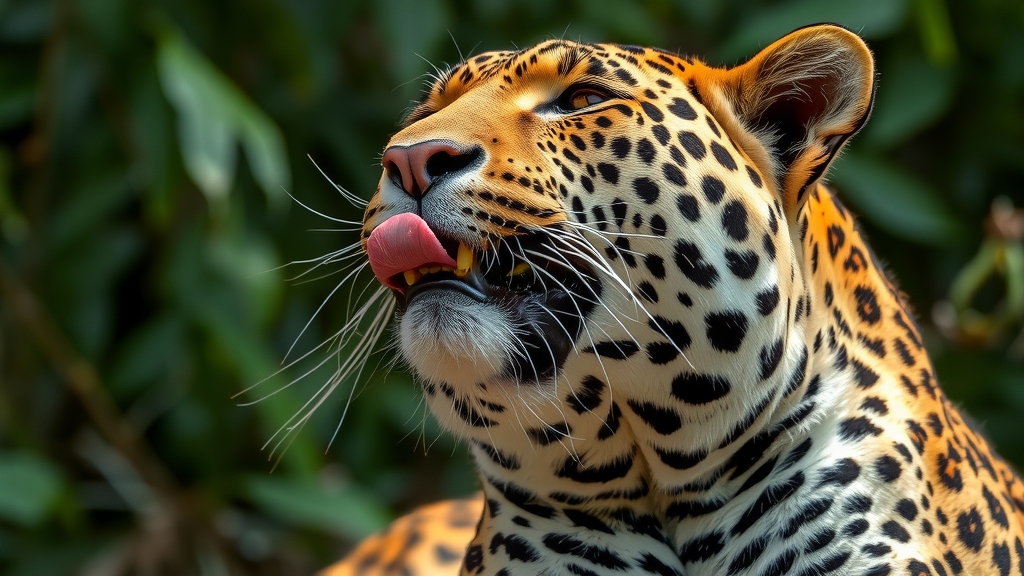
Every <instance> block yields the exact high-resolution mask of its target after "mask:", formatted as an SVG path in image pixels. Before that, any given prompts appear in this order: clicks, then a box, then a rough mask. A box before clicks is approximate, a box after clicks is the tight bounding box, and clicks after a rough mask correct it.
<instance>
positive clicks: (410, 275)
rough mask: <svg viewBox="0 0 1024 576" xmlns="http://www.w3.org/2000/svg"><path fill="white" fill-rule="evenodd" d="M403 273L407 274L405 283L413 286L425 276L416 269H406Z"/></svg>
mask: <svg viewBox="0 0 1024 576" xmlns="http://www.w3.org/2000/svg"><path fill="white" fill-rule="evenodd" d="M402 275H403V276H405V283H406V284H408V285H409V286H412V285H413V284H415V283H416V282H418V281H419V279H420V278H422V277H423V275H422V274H420V273H419V272H417V271H416V270H406V271H405V272H403V273H402Z"/></svg>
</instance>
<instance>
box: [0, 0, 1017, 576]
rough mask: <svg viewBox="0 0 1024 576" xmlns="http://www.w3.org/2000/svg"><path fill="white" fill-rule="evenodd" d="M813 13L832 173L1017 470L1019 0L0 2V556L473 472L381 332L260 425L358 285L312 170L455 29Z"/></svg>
mask: <svg viewBox="0 0 1024 576" xmlns="http://www.w3.org/2000/svg"><path fill="white" fill-rule="evenodd" d="M822 21H831V22H838V23H841V24H844V25H846V26H848V27H850V28H851V29H853V30H855V31H857V32H859V33H860V34H862V35H863V36H864V38H866V39H867V40H868V42H869V44H870V45H871V47H872V49H873V50H874V51H875V53H876V55H877V61H878V65H879V74H880V76H879V84H878V96H877V104H876V107H875V113H874V117H873V118H872V120H871V122H870V123H869V125H868V126H867V128H866V129H865V130H864V131H863V132H862V133H861V135H860V136H858V137H857V138H856V139H854V141H853V142H852V144H851V145H850V146H849V147H848V152H847V153H846V154H845V155H844V156H843V157H842V159H841V160H840V161H839V162H838V164H837V165H836V167H835V169H834V170H833V172H832V175H831V180H832V182H833V183H834V185H835V186H836V187H838V188H839V189H840V191H841V194H842V196H843V197H844V198H845V199H846V201H847V203H848V205H849V206H850V207H851V208H853V209H854V211H855V212H857V213H859V214H860V216H861V222H862V224H863V226H864V228H865V230H866V231H867V233H868V235H869V236H870V238H871V240H872V242H873V245H874V247H875V248H876V250H877V252H878V253H879V255H880V257H881V258H882V260H883V261H885V262H887V263H888V264H889V266H890V268H891V270H892V272H893V273H894V274H895V276H896V277H897V278H898V279H899V281H900V283H901V286H902V288H903V290H904V291H905V292H906V293H907V294H908V295H909V298H910V300H911V301H912V302H913V303H914V305H915V307H916V310H917V313H918V315H919V317H920V321H921V324H922V328H923V330H924V332H925V337H926V340H927V344H928V347H929V349H930V350H931V351H932V353H933V355H934V358H935V360H936V363H937V369H938V373H939V376H940V379H941V380H942V381H943V383H944V386H945V388H946V390H947V391H948V392H949V394H950V396H952V397H953V398H954V399H955V401H956V402H958V403H959V404H961V405H962V406H964V407H965V408H966V409H967V410H968V411H970V412H971V413H972V414H973V415H974V416H975V417H976V419H977V420H978V421H979V422H980V423H981V425H982V426H983V427H984V429H985V430H986V431H987V433H988V435H989V436H990V437H991V438H993V439H994V441H995V443H996V445H997V446H998V448H999V450H1000V451H1001V452H1002V453H1003V454H1004V455H1006V456H1007V457H1008V458H1009V459H1011V460H1012V461H1013V462H1015V463H1016V464H1017V466H1018V468H1020V467H1021V466H1022V465H1024V424H1022V423H1024V364H1022V362H1024V337H1022V336H1021V328H1022V315H1024V248H1022V243H1021V237H1022V236H1024V217H1022V215H1021V213H1020V212H1015V211H1014V210H1015V209H1014V206H1024V3H1022V2H1021V1H1020V0H975V1H972V2H952V1H948V0H851V1H849V2H839V1H836V0H786V1H771V2H765V1H757V0H721V1H717V2H711V1H707V0H645V1H639V2H637V1H629V2H627V1H621V2H620V1H612V0H600V1H599V0H577V1H574V2H561V3H555V2H549V1H547V0H529V1H523V2H512V1H510V0H373V1H370V0H365V1H355V0H343V1H337V0H223V1H210V2H204V1H198V0H184V1H169V0H81V1H77V2H76V1H73V0H54V1H43V0H0V298H2V300H0V304H2V307H0V572H2V573H4V574H17V575H32V576H35V575H49V574H76V575H85V576H99V575H108V574H111V575H118V574H146V575H150V574H152V575H163V574H168V575H170V574H202V575H216V576H221V575H225V576H226V575H235V574H257V575H278V574H280V575H292V574H307V573H311V572H312V571H314V570H315V569H317V568H319V567H322V566H324V565H326V564H327V563H329V562H331V561H332V560H334V559H336V558H337V557H339V556H340V555H342V554H343V553H344V552H345V551H346V550H347V549H348V548H349V547H350V546H351V545H352V543H353V542H355V541H357V540H358V539H359V538H361V537H363V536H365V535H367V534H368V533H370V532H371V531H373V530H375V529H378V528H380V527H381V526H383V525H384V524H385V523H386V522H387V521H388V520H389V519H391V518H393V517H394V516H395V515H397V514H400V513H403V512H404V511H407V510H408V509H409V508H410V507H413V506H415V505H417V504H420V503H422V502H425V501H430V500H434V499H438V498H442V497H448V496H454V495H461V494H465V493H469V492H471V491H473V490H474V488H475V480H474V478H473V474H472V471H471V468H470V466H469V464H468V462H467V460H466V457H465V454H464V448H463V447H461V446H458V445H457V444H456V443H454V442H453V441H452V440H450V439H449V438H448V437H446V436H444V435H442V434H440V433H439V431H438V429H437V427H436V425H435V424H434V423H433V422H432V420H431V419H430V418H429V417H426V416H425V414H424V408H423V405H422V403H421V402H420V399H419V393H418V392H417V389H416V387H415V385H414V384H413V383H412V381H411V379H410V377H409V376H408V375H407V374H406V372H405V371H404V370H403V368H402V367H401V366H400V365H399V366H398V367H397V368H395V369H393V370H388V369H387V368H388V366H389V365H390V364H389V363H390V362H391V361H392V357H391V355H392V352H391V351H387V350H384V351H381V352H378V353H377V354H376V355H375V356H374V357H373V358H371V360H370V363H369V364H368V370H367V371H366V372H365V373H364V375H363V376H364V377H363V378H362V379H361V380H359V381H358V382H357V381H356V379H354V378H353V379H348V380H346V381H344V382H341V383H340V385H339V386H338V389H337V390H335V392H334V393H333V394H332V395H331V396H330V397H329V398H328V400H327V401H326V402H325V403H324V404H323V405H322V406H321V407H320V408H319V409H318V410H317V412H316V413H315V414H314V415H313V416H312V418H310V419H309V420H308V421H307V425H306V426H305V427H304V428H303V429H302V430H296V431H295V432H297V433H294V434H289V435H285V436H282V435H280V434H279V435H277V436H275V433H276V432H278V431H279V429H280V428H281V427H282V426H283V425H286V423H287V422H288V421H289V419H290V418H291V417H292V416H293V415H295V414H297V413H300V411H301V410H302V407H303V405H304V404H305V403H306V401H307V400H309V399H310V398H312V397H313V396H314V394H315V393H316V391H317V390H318V389H319V388H320V387H321V386H322V385H323V384H324V383H325V382H328V381H329V379H330V377H331V375H332V374H333V373H334V370H335V369H336V368H337V365H338V362H339V359H344V358H345V357H346V356H347V355H348V354H349V353H350V351H351V347H352V346H353V344H354V342H355V341H357V340H358V337H357V338H355V339H353V340H352V341H350V342H349V343H348V344H346V345H345V346H343V347H342V348H341V349H340V350H339V348H338V344H337V343H336V342H337V341H336V340H332V337H333V336H334V335H336V334H337V332H338V331H339V330H340V329H341V327H342V326H344V324H345V322H346V320H347V318H348V317H349V313H350V310H351V308H352V307H353V306H357V305H358V304H359V303H360V302H361V301H363V299H365V295H362V294H361V292H360V291H358V290H357V291H356V292H355V293H353V294H350V293H349V291H348V290H347V289H345V288H342V289H340V290H337V291H335V289H336V288H337V287H338V284H339V282H340V281H341V280H342V278H344V274H343V273H342V272H341V270H342V269H343V266H342V264H341V263H339V262H320V265H317V261H316V260H315V259H317V258H319V257H321V256H324V255H327V254H331V253H333V252H335V251H337V250H340V249H343V248H345V247H346V246H349V245H351V244H352V243H353V242H355V241H356V235H355V234H354V233H353V232H352V231H351V230H349V229H350V228H351V226H348V225H346V224H344V223H339V222H336V221H333V220H331V219H328V218H326V217H324V216H329V217H330V218H335V219H342V220H359V219H360V218H361V210H360V209H359V208H357V207H354V206H353V205H352V204H350V203H349V202H347V201H346V200H345V199H344V197H343V195H342V194H340V193H339V192H338V191H336V190H335V188H334V187H333V186H332V184H331V182H330V181H329V180H328V179H327V177H329V178H330V179H331V180H333V181H334V182H335V183H337V184H338V185H339V186H343V187H344V188H346V189H347V190H349V191H351V192H352V193H353V194H355V195H357V196H361V197H363V198H368V197H369V196H370V194H371V193H372V191H373V189H374V186H375V184H376V181H377V179H378V178H379V174H380V167H379V158H380V151H381V150H382V147H383V145H384V144H385V142H386V141H387V139H388V137H389V135H390V134H391V133H392V132H393V131H394V130H395V129H396V126H397V122H398V120H399V119H400V118H401V116H402V114H403V112H404V111H405V110H407V108H408V106H409V103H410V101H411V100H413V99H414V98H416V97H417V96H418V94H419V92H420V91H421V89H422V88H423V84H424V81H425V79H426V77H425V73H427V72H431V71H433V68H434V66H438V67H441V66H444V65H446V64H450V63H455V62H457V61H458V60H459V59H460V57H461V56H468V55H471V54H476V53H479V52H481V51H485V50H491V49H510V48H515V47H522V46H527V45H529V44H532V43H534V42H537V41H540V40H543V39H547V38H552V37H566V38H570V39H583V40H592V41H597V40H607V41H615V42H623V43H637V44H645V45H656V46H660V47H663V48H666V49H669V50H673V51H680V52H683V53H690V54H696V55H706V57H707V59H708V60H709V61H710V62H712V63H716V64H726V65H728V64H735V63H738V62H739V61H741V60H742V59H743V58H744V57H746V56H749V55H751V54H752V53H753V52H755V51H756V50H757V49H758V48H759V47H762V46H764V45H766V44H767V43H769V42H770V41H772V40H774V39H775V38H777V37H779V36H780V35H782V34H784V33H786V32H787V31H789V30H791V29H793V28H796V27H799V26H802V25H805V24H809V23H815V22H822ZM314 161H315V162H316V165H314ZM317 165H318V166H319V168H320V169H322V170H323V174H321V172H320V171H319V170H318V169H317ZM324 174H326V177H325V175H324ZM289 195H291V196H292V197H293V198H291V197H289ZM303 205H305V206H308V208H309V209H306V208H305V207H304V206H303ZM321 215H324V216H321ZM302 261H306V262H307V263H306V264H293V265H289V263H291V262H302ZM303 273H306V274H305V275H303ZM370 281H371V278H370V277H369V276H366V275H364V276H362V277H360V278H359V279H358V280H357V281H356V282H355V283H353V285H356V286H358V287H362V286H367V285H369V283H370ZM311 318H312V321H310V319H311ZM307 323H308V327H307ZM364 328H365V326H364ZM324 342H326V344H325V346H324V347H321V348H319V349H317V346H318V345H320V344H321V343H324ZM310 351H312V352H311V354H310V355H309V356H307V357H306V358H305V359H302V355H303V354H305V353H307V352H310ZM292 360H298V362H297V363H295V364H294V365H289V362H291V361H292ZM282 366H286V367H285V368H284V369H283V370H282ZM303 375H305V376H304V377H303ZM293 381H295V383H294V384H293V385H291V386H286V385H288V384H289V383H291V382H293ZM254 385H255V387H254V388H252V389H251V390H250V391H248V392H244V391H245V390H246V389H248V388H250V387H252V386H254ZM271 393H274V394H272V395H271ZM268 395H269V397H267V398H266V399H265V400H262V401H259V402H255V403H253V402H254V401H256V400H259V399H261V398H263V397H265V396H268ZM350 401H351V403H350V404H349V402H350ZM346 406H350V408H349V410H348V413H347V416H346V417H345V419H344V423H343V425H341V426H340V429H339V428H338V425H339V421H340V419H341V414H342V412H343V411H344V410H345V408H346ZM282 438H284V444H283V445H278V444H277V442H278V441H279V440H281V439H282ZM332 439H333V441H332ZM268 441H269V444H268ZM285 445H287V449H286V450H285V449H284V448H285ZM275 447H276V448H277V449H276V450H275Z"/></svg>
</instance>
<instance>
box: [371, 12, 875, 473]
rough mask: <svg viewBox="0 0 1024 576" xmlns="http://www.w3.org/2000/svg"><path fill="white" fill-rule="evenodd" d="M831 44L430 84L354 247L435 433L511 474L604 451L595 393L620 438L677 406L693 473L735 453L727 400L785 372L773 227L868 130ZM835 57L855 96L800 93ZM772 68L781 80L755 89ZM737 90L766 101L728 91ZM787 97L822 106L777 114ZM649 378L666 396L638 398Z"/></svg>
mask: <svg viewBox="0 0 1024 576" xmlns="http://www.w3.org/2000/svg"><path fill="white" fill-rule="evenodd" d="M836 30H838V29H836ZM835 34H836V35H835V37H834V38H833V37H830V36H828V35H821V34H818V35H817V36H815V35H813V34H808V35H807V36H808V37H807V38H805V40H806V42H805V46H804V48H803V49H805V50H806V49H807V47H808V46H811V47H812V48H813V50H817V51H818V52H812V53H810V54H805V53H796V51H797V50H798V48H797V47H795V46H780V47H778V49H777V52H778V53H777V54H774V55H773V56H771V57H768V56H766V57H765V58H762V61H759V62H755V63H752V64H751V65H749V66H748V68H750V69H746V70H738V71H734V72H733V73H732V76H731V77H730V76H728V74H724V73H720V72H715V71H714V70H713V69H710V68H708V67H706V66H704V65H703V64H701V63H699V62H696V61H693V60H687V59H684V58H680V57H678V56H675V55H671V54H668V53H665V52H661V51H657V50H652V49H642V48H636V47H628V46H617V45H582V44H574V43H571V42H564V41H551V42H547V43H544V44H541V45H539V46H536V47H534V48H532V49H529V50H525V51H521V52H497V53H486V54H482V55H480V56H477V57H475V58H473V59H471V60H469V61H468V62H466V63H464V64H463V65H461V66H459V67H457V68H455V69H453V70H452V71H451V72H450V73H449V74H448V75H447V76H446V77H445V78H442V79H440V80H439V81H438V82H436V83H435V85H434V87H433V88H432V89H431V91H430V93H429V94H428V95H427V97H426V98H425V100H424V101H423V102H422V103H421V104H420V105H419V106H418V107H417V108H416V109H415V110H414V111H413V112H412V114H411V115H410V117H409V118H408V119H407V121H406V127H405V128H404V129H403V130H401V131H400V132H399V133H398V134H396V135H395V136H394V137H393V138H392V140H391V141H390V142H389V144H388V146H387V148H386V150H385V153H384V157H383V165H384V174H383V176H382V178H381V181H380V186H379V189H378V191H377V194H376V195H375V196H374V198H373V200H372V202H371V204H370V206H369V208H368V209H367V213H366V219H365V225H364V239H365V242H366V245H367V249H368V252H369V255H370V260H371V264H373V265H374V268H375V271H377V272H378V276H379V277H380V279H381V280H382V281H383V282H384V283H385V284H386V285H388V286H389V287H390V288H392V289H393V291H394V293H395V296H396V298H397V299H398V300H399V303H400V306H401V307H402V308H403V311H402V315H401V321H400V335H401V337H400V340H401V350H402V353H403V356H404V357H405V359H406V360H407V361H408V362H409V363H410V364H411V365H412V367H413V368H414V369H415V370H416V372H417V374H418V375H419V376H420V377H421V378H422V380H423V384H424V387H425V389H426V391H427V393H428V399H429V400H430V403H431V406H432V408H433V410H434V412H435V414H436V415H438V417H439V418H441V420H442V421H443V422H445V423H446V424H447V425H448V426H449V427H450V428H452V429H453V430H454V431H456V432H457V433H459V434H461V435H464V436H467V437H470V438H472V439H474V440H478V441H479V442H480V443H486V444H489V445H491V447H492V448H494V450H495V452H496V453H502V454H514V453H517V452H520V451H521V449H523V448H526V449H528V447H529V440H530V438H531V436H530V434H531V433H532V434H533V435H534V436H537V435H540V436H542V437H543V438H545V439H549V440H552V441H554V440H561V441H566V440H570V439H571V438H572V437H573V435H574V434H576V433H578V432H581V431H582V430H584V429H588V432H589V435H596V434H600V429H601V428H602V427H603V428H604V429H606V430H607V429H609V428H610V427H611V426H612V424H611V423H610V422H611V421H612V420H613V419H614V418H613V417H614V416H615V415H614V414H612V413H610V412H607V410H609V409H610V408H609V407H607V406H605V407H604V409H605V410H606V412H605V413H602V414H597V413H592V411H593V409H594V408H596V407H597V406H592V405H591V404H593V400H591V399H592V398H593V397H594V396H598V395H601V394H603V393H604V391H605V390H606V389H608V390H610V392H611V393H615V392H619V393H620V394H623V395H624V396H623V398H624V404H627V405H630V406H633V407H635V408H636V410H633V411H631V412H635V414H630V415H628V416H627V419H629V420H633V419H635V416H640V418H641V420H642V419H643V418H644V417H645V416H649V415H650V414H651V413H656V412H657V411H658V409H659V407H661V406H665V405H667V403H668V402H679V403H682V404H683V405H685V406H686V407H687V410H686V411H685V412H679V414H678V420H679V422H678V425H674V426H675V428H676V430H673V431H671V432H675V431H684V432H685V430H683V429H684V428H685V429H689V428H691V427H700V428H701V429H702V430H703V432H702V433H701V434H699V435H695V434H687V436H688V437H689V438H691V440H689V441H688V443H689V444H691V445H692V448H693V449H694V450H697V451H699V450H702V449H707V448H708V443H709V441H710V440H712V439H717V440H718V441H720V440H721V439H722V438H724V437H725V436H726V435H728V434H729V432H730V429H731V428H732V427H733V426H734V423H733V419H734V418H733V416H732V415H733V414H734V413H736V412H743V411H746V410H747V409H749V407H750V405H756V404H757V403H759V402H762V401H763V399H764V391H763V390H762V389H758V390H748V389H747V388H748V387H746V386H744V385H742V384H741V383H742V382H745V381H748V380H752V381H755V382H763V381H765V380H768V379H771V378H772V377H773V376H775V375H776V372H778V371H779V367H780V365H782V364H783V359H784V358H785V359H787V362H786V364H791V363H793V362H796V361H798V360H799V359H800V356H801V352H800V349H799V346H800V343H799V341H798V340H797V339H786V338H785V337H784V336H785V334H786V333H787V332H788V331H789V330H790V328H791V326H790V323H791V322H790V319H789V318H787V314H788V315H791V314H792V310H791V308H792V305H791V304H790V305H786V304H787V303H786V302H784V301H783V296H782V295H784V294H790V293H797V292H800V291H801V290H802V286H801V282H802V279H801V278H800V277H799V275H797V274H796V273H795V266H794V250H796V249H797V248H798V247H797V246H795V245H794V240H793V238H792V237H791V234H790V228H791V226H790V225H789V224H790V221H791V220H793V219H794V218H795V210H796V207H797V204H798V203H799V202H800V201H801V199H802V197H804V196H806V192H807V190H808V188H809V186H810V185H811V184H813V180H815V179H816V177H818V176H820V174H821V173H822V171H823V170H824V167H825V166H826V165H827V163H828V161H829V160H831V157H832V155H833V154H834V153H835V152H836V150H837V149H838V147H839V145H840V144H841V142H842V141H843V140H844V139H845V138H846V137H848V136H849V135H850V134H851V133H852V132H853V131H855V130H856V129H857V128H858V127H859V125H860V122H861V121H862V120H863V118H864V116H865V115H866V114H867V111H868V109H869V105H870V99H871V82H870V81H864V80H865V78H867V79H869V78H870V71H869V69H867V68H865V67H864V65H863V62H862V61H864V60H865V59H867V61H868V62H870V60H869V59H870V56H869V55H868V54H867V52H866V49H864V48H863V45H862V44H858V43H859V40H858V41H857V42H858V43H853V44H850V45H849V46H846V45H843V44H842V41H843V39H844V38H846V37H845V36H842V34H846V33H845V32H835ZM850 36H851V37H852V35H850ZM815 38H817V39H818V41H820V42H822V43H823V44H824V45H823V46H817V45H815V44H814V40H815ZM833 44H834V45H835V46H844V49H845V50H846V52H845V57H846V58H847V59H848V60H849V61H850V62H855V63H858V64H860V67H859V68H855V67H851V68H849V69H848V70H842V73H843V74H846V75H848V76H851V77H850V78H848V77H836V78H831V77H829V78H827V79H821V78H818V77H817V76H816V74H817V73H818V72H817V71H814V70H812V68H811V67H812V66H814V65H816V64H818V61H817V60H816V58H818V59H820V58H822V57H824V56H823V54H824V51H825V50H829V49H833V48H834V47H835V46H833ZM819 52H820V53H819ZM769 67H771V68H772V69H773V70H774V71H775V73H776V74H777V76H774V77H772V76H767V77H766V75H765V74H764V72H758V71H757V70H753V68H758V69H759V70H760V69H767V68H769ZM826 68H827V67H826ZM832 71H833V72H836V73H837V74H838V73H839V72H840V71H841V70H840V66H839V65H838V64H833V68H832ZM715 74H719V76H715ZM752 74H754V75H755V77H757V78H762V79H765V78H767V79H765V80H764V81H763V82H760V83H750V84H744V82H745V81H749V79H748V78H747V76H751V75H752ZM756 74H760V76H756ZM858 75H859V76H858ZM801 83H805V84H806V85H807V87H808V88H809V90H810V91H811V92H820V94H815V95H812V97H810V98H809V99H808V101H807V102H804V101H803V100H801V99H800V98H793V96H794V95H796V96H799V95H800V93H799V92H793V91H792V87H793V85H797V86H802V85H801ZM854 87H855V88H859V91H857V90H855V89H854ZM736 91H739V92H738V93H734V92H736ZM754 98H760V99H761V100H762V101H761V102H756V101H753V100H751V99H754ZM748 100H750V101H748ZM740 106H742V107H744V108H743V109H738V108H739V107H740ZM797 122H810V124H808V125H807V126H804V127H799V126H794V125H793V124H794V123H797ZM773 123H774V124H773ZM760 132H763V133H765V134H767V136H764V137H762V138H760V139H759V138H758V137H757V136H756V134H758V133H760ZM752 134H754V135H752ZM810 156H813V158H809V157H810ZM800 174H803V177H802V178H803V180H802V181H799V180H797V179H796V177H795V176H794V175H796V176H800ZM787 195H788V197H787ZM410 215H413V216H410ZM395 216H400V217H399V218H398V219H397V220H390V219H392V218H394V217H395ZM389 222H390V224H389ZM402 234H404V235H405V236H402ZM409 238H412V240H409ZM410 242H414V243H416V246H417V247H416V248H415V249H412V248H410V247H409V246H410V244H409V243H410ZM428 245H429V246H428ZM423 246H427V247H423ZM403 250H404V251H405V252H406V253H407V254H406V259H399V258H396V257H395V256H394V254H395V253H397V252H401V251H403ZM410 254H414V255H410ZM780 303H781V305H780ZM787 367H788V366H787ZM647 374H650V375H657V377H658V378H659V379H668V381H669V383H670V385H669V387H668V389H667V390H661V391H653V390H649V389H648V388H647V382H646V381H645V378H644V377H645V375H647ZM776 380H779V378H776ZM779 385H780V383H779V382H771V383H768V384H762V385H761V387H762V388H763V387H778V386H779ZM453 408H454V409H453ZM669 419H670V420H673V421H674V419H673V418H671V417H670V418H669ZM577 420H579V422H577ZM637 424H638V425H639V427H640V428H641V429H643V428H649V425H647V424H645V423H643V422H638V423H637ZM663 427H664V426H663ZM524 429H525V430H527V431H528V434H527V436H526V437H524V436H523V433H522V431H523V430H524ZM544 430H546V431H547V432H546V433H545V432H541V431H544ZM496 434H497V435H499V436H501V437H502V438H504V437H505V435H506V434H507V435H508V439H507V440H506V442H501V441H497V440H496V439H495V438H496ZM640 449H641V450H651V451H652V452H651V454H650V455H651V456H655V453H656V452H657V451H658V450H660V448H659V447H658V446H654V445H651V444H647V445H644V444H641V446H640ZM565 456H566V454H565V453H564V451H563V454H562V457H563V458H564V457H565ZM499 460H500V458H499ZM654 461H655V462H658V459H657V457H655V460H654Z"/></svg>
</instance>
